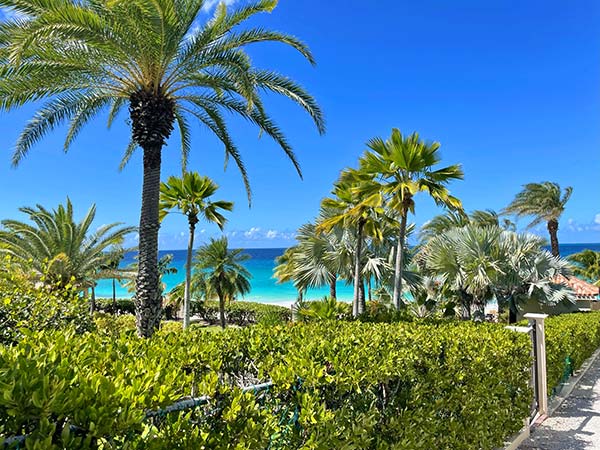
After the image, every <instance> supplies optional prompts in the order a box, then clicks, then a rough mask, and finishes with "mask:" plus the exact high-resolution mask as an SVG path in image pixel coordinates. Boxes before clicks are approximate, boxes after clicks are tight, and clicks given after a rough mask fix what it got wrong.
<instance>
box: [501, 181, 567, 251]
mask: <svg viewBox="0 0 600 450" xmlns="http://www.w3.org/2000/svg"><path fill="white" fill-rule="evenodd" d="M572 192H573V188H572V187H570V186H569V187H566V188H565V190H564V192H563V191H562V190H561V188H560V186H559V185H558V184H557V183H551V182H549V181H545V182H543V183H528V184H526V185H525V186H523V190H522V191H521V192H519V193H518V194H517V195H516V197H515V199H514V200H513V201H512V202H511V203H510V205H508V206H507V207H506V208H505V209H504V212H505V213H507V214H515V215H516V216H517V217H526V216H530V217H533V220H532V221H531V223H529V225H528V227H534V226H536V225H538V224H540V223H543V222H546V224H547V227H548V233H549V234H550V243H551V245H552V254H553V255H554V256H558V255H559V246H558V237H557V233H558V220H559V219H560V216H561V215H562V213H563V212H564V210H565V205H566V204H567V202H568V201H569V198H570V197H571V194H572Z"/></svg>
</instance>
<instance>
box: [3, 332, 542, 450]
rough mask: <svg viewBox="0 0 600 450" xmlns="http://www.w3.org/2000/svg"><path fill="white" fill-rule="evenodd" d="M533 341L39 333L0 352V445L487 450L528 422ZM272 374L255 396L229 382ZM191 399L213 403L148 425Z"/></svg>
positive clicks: (481, 336)
mask: <svg viewBox="0 0 600 450" xmlns="http://www.w3.org/2000/svg"><path fill="white" fill-rule="evenodd" d="M529 345H530V343H529V340H528V339H527V337H526V336H524V335H522V334H519V333H514V332H511V331H508V330H505V329H504V328H503V327H501V326H496V325H488V324H482V325H476V324H473V323H451V324H443V325H420V324H396V325H385V324H362V323H358V322H352V323H347V322H336V321H330V322H321V323H314V324H298V325H289V326H285V327H270V328H267V327H248V328H243V329H230V330H225V331H223V332H218V333H209V332H204V331H198V330H195V329H193V328H192V329H190V330H189V331H188V332H185V333H169V332H164V331H159V332H158V333H157V334H156V335H155V336H153V338H151V339H146V340H143V339H139V338H137V337H136V336H135V335H133V334H132V335H127V334H121V335H111V334H104V333H96V334H86V335H82V336H77V335H74V334H72V333H59V332H41V333H39V334H37V335H35V336H31V337H26V338H25V339H24V340H22V341H21V342H20V343H19V344H18V345H16V346H14V347H0V380H2V381H1V382H0V437H6V436H10V435H17V434H24V433H29V434H30V435H29V438H28V442H29V443H28V445H29V446H30V447H31V448H35V445H38V447H37V448H44V449H61V448H80V449H85V448H98V447H101V448H122V449H142V448H143V449H177V448H188V449H190V448H206V449H215V450H217V449H218V450H220V449H223V450H224V449H233V448H238V449H260V448H272V449H299V448H302V449H333V448H344V449H357V450H358V449H384V448H410V449H431V448H452V449H459V450H460V449H465V450H466V449H472V448H480V449H492V448H496V447H498V446H499V445H501V444H502V442H503V439H504V438H505V437H506V436H508V435H510V434H511V433H513V432H515V431H517V430H518V429H520V427H521V426H522V419H523V417H525V416H526V415H527V413H528V409H529V403H530V399H531V395H532V393H531V390H530V388H529V387H528V383H529V367H530V362H531V361H530V356H529ZM268 379H270V380H272V381H273V387H272V388H271V389H269V390H268V391H267V392H265V393H264V394H262V395H261V394H256V395H255V394H254V393H252V392H249V393H242V392H241V390H240V389H239V387H238V386H239V385H241V384H244V385H248V384H254V383H256V382H257V381H265V380H268ZM192 390H193V392H195V393H196V395H208V396H210V397H211V398H212V399H213V400H211V401H210V402H209V404H208V405H207V406H206V407H200V408H197V409H196V410H188V411H185V412H181V413H172V414H168V415H167V414H165V415H161V417H160V419H159V420H155V421H154V422H152V423H150V422H148V421H147V420H144V413H145V411H147V410H154V409H156V408H159V407H163V408H164V407H165V406H167V405H169V404H171V403H173V402H174V401H176V400H178V399H180V398H182V397H185V396H188V395H190V393H191V392H192ZM68 425H74V426H76V427H78V428H79V429H81V430H83V434H82V435H81V436H76V435H75V433H72V432H71V433H69V432H68V431H67V427H68ZM94 442H96V444H95V443H94ZM96 445H97V446H96Z"/></svg>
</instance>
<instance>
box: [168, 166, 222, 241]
mask: <svg viewBox="0 0 600 450" xmlns="http://www.w3.org/2000/svg"><path fill="white" fill-rule="evenodd" d="M218 188H219V186H218V185H217V184H216V183H215V182H214V181H212V180H211V179H210V178H208V177H203V176H200V175H199V174H198V173H197V172H186V173H185V174H184V175H183V176H182V177H174V176H172V177H169V179H168V180H167V182H166V183H161V185H160V217H161V219H163V218H164V217H165V216H166V215H167V214H168V213H169V211H171V210H173V209H178V210H179V211H181V213H183V214H184V215H185V216H186V217H187V218H188V221H189V223H190V224H192V223H193V224H194V225H195V224H197V223H198V221H199V218H198V216H201V217H202V218H204V220H206V221H207V222H210V223H214V224H216V225H217V226H218V227H219V228H220V229H221V230H222V229H223V226H224V225H225V223H226V222H227V219H226V218H225V216H224V215H223V214H221V211H232V210H233V203H232V202H227V201H223V200H217V201H211V199H210V197H212V196H213V195H214V194H215V192H217V189H218Z"/></svg>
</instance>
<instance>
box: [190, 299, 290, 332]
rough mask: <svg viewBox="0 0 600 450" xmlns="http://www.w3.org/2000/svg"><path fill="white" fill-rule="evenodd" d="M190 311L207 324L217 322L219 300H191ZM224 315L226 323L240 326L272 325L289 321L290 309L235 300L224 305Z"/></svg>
mask: <svg viewBox="0 0 600 450" xmlns="http://www.w3.org/2000/svg"><path fill="white" fill-rule="evenodd" d="M191 311H192V315H198V316H199V317H200V318H201V319H202V320H205V321H206V322H208V323H209V324H217V323H219V302H216V301H204V302H192V304H191ZM225 317H226V318H227V323H228V324H233V325H239V326H242V327H243V326H247V325H253V324H257V323H263V322H264V323H268V324H271V325H272V324H275V323H280V324H282V323H285V322H288V321H290V320H291V311H290V309H289V308H284V307H283V306H278V305H266V304H263V303H254V302H240V301H235V302H230V303H228V304H226V305H225Z"/></svg>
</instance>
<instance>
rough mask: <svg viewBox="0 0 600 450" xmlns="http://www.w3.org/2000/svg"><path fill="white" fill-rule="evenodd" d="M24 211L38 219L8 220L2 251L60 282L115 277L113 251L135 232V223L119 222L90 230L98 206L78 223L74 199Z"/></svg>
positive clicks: (84, 284) (81, 284) (85, 284)
mask: <svg viewBox="0 0 600 450" xmlns="http://www.w3.org/2000/svg"><path fill="white" fill-rule="evenodd" d="M20 211H21V212H23V213H25V214H26V215H27V216H29V219H30V221H31V222H33V223H32V224H28V223H25V222H21V221H18V220H3V221H2V226H3V227H4V230H2V231H0V253H7V254H10V255H12V256H13V257H14V258H15V260H16V261H21V262H23V263H27V262H28V261H29V262H30V264H31V267H33V269H34V270H35V271H36V273H37V275H38V276H41V275H43V274H46V275H48V276H50V278H51V281H53V282H56V283H59V284H66V283H70V282H71V281H72V280H74V283H75V284H76V286H77V287H78V288H81V289H85V288H89V287H92V286H93V285H94V284H95V280H97V279H100V278H104V277H107V276H112V275H113V273H112V272H113V271H112V270H111V269H110V267H112V266H111V262H112V259H113V258H114V254H113V253H111V252H110V251H108V250H111V249H112V248H114V247H116V246H119V245H120V244H121V243H122V242H123V240H124V238H125V237H126V236H127V234H129V233H132V232H134V231H135V227H121V226H120V225H121V224H119V223H112V224H109V225H102V226H101V227H99V228H98V229H97V230H96V231H91V229H90V228H91V225H92V222H93V221H94V217H95V215H96V207H95V206H92V207H91V208H90V209H89V210H88V212H87V214H86V215H85V216H84V218H83V219H82V220H81V221H80V222H76V221H75V219H74V217H73V205H72V203H71V200H69V199H67V203H66V205H59V206H58V208H56V209H53V210H49V209H47V208H45V207H43V206H41V205H36V207H33V208H32V207H24V208H20ZM45 272H47V273H45Z"/></svg>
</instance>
